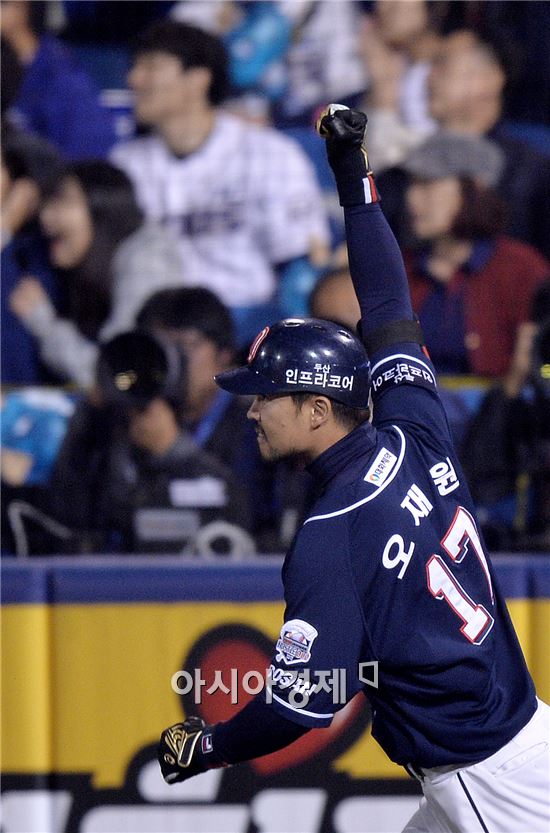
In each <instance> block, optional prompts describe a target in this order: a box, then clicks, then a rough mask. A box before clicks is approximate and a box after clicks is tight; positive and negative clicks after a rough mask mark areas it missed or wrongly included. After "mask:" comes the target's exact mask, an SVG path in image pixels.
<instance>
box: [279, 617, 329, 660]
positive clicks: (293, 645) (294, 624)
mask: <svg viewBox="0 0 550 833" xmlns="http://www.w3.org/2000/svg"><path fill="white" fill-rule="evenodd" d="M318 635H319V632H318V631H317V630H316V628H314V627H313V625H310V624H309V623H308V622H304V620H303V619H291V620H290V621H288V622H285V623H284V625H283V627H282V628H281V634H280V636H279V639H278V640H277V655H276V659H277V660H278V661H281V660H282V661H283V662H284V663H285V665H294V664H296V663H299V662H302V663H306V662H309V660H310V659H311V646H312V645H313V643H314V641H315V639H316V638H317V636H318Z"/></svg>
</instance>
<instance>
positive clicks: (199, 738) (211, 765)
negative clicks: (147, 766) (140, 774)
mask: <svg viewBox="0 0 550 833" xmlns="http://www.w3.org/2000/svg"><path fill="white" fill-rule="evenodd" d="M158 761H159V764H160V768H161V771H162V777H163V778H164V780H165V781H166V783H167V784H175V783H177V782H178V781H187V779H188V778H192V777H193V775H199V774H200V773H201V772H206V770H207V769H215V768H216V767H219V766H224V764H223V761H219V760H218V759H217V758H216V756H215V755H214V752H213V745H212V727H211V726H207V725H206V724H205V722H204V720H201V718H200V717H188V718H187V720H184V722H183V723H176V724H174V726H170V727H169V728H168V729H165V730H164V732H163V733H162V735H161V736H160V742H159V746H158Z"/></svg>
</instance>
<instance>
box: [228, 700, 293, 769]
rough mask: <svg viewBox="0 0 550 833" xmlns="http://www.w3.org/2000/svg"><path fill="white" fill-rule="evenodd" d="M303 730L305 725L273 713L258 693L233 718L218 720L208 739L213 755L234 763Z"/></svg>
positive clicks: (280, 744)
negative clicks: (210, 741) (211, 744)
mask: <svg viewBox="0 0 550 833" xmlns="http://www.w3.org/2000/svg"><path fill="white" fill-rule="evenodd" d="M307 732H309V729H308V728H307V727H305V726H299V725H298V723H293V722H292V721H291V720H287V719H286V718H285V717H281V715H279V714H277V712H276V711H274V710H273V709H272V708H271V707H270V706H269V704H268V703H266V702H265V698H264V695H263V694H258V695H257V697H255V698H254V699H253V700H251V701H250V703H248V704H247V705H246V706H245V707H244V708H243V709H241V711H240V712H238V713H237V714H236V715H235V717H232V718H231V719H230V720H227V721H226V722H225V723H218V724H217V726H216V727H215V728H214V731H213V738H212V739H213V746H214V752H215V754H216V756H217V757H219V758H221V759H222V760H223V761H224V762H225V763H227V764H236V763H239V762H240V761H249V760H251V759H252V758H259V757H261V756H262V755H269V754H270V753H271V752H277V750H278V749H283V748H284V747H285V746H288V745H289V744H290V743H293V742H294V741H295V740H298V738H300V737H302V735H305V734H306V733H307Z"/></svg>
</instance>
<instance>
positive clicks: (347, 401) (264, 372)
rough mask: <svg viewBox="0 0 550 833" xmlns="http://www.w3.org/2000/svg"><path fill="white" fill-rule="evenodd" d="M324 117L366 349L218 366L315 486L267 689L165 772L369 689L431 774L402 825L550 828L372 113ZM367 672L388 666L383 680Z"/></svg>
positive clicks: (321, 720) (402, 748)
mask: <svg viewBox="0 0 550 833" xmlns="http://www.w3.org/2000/svg"><path fill="white" fill-rule="evenodd" d="M319 125H320V126H319V130H320V133H321V135H322V136H324V137H325V138H326V143H327V151H328V158H329V161H330V164H331V166H332V169H333V171H334V174H335V178H336V184H337V187H338V192H339V196H340V202H341V204H342V205H343V206H344V212H345V221H346V235H347V244H348V250H349V260H350V270H351V275H352V278H353V281H354V286H355V291H356V294H357V297H358V300H359V304H360V307H361V332H362V339H363V342H364V345H365V347H366V350H365V347H364V346H363V344H362V343H361V342H360V341H359V340H358V339H356V338H355V337H354V336H352V335H351V334H350V333H349V332H347V331H346V330H345V329H343V328H342V327H339V326H338V325H334V324H330V323H327V322H324V321H320V320H286V321H281V322H279V323H278V324H275V325H274V326H273V327H271V328H269V327H266V328H265V329H264V330H263V332H262V333H260V335H259V336H258V337H257V339H256V341H255V342H254V344H253V345H252V349H251V352H250V356H249V359H248V364H247V366H246V367H243V368H239V369H237V370H234V371H229V372H227V373H224V374H222V375H221V376H219V377H217V381H218V383H219V384H220V385H221V386H222V387H223V388H225V389H227V390H231V391H234V392H238V393H242V394H253V395H254V396H255V398H254V401H253V404H252V406H251V408H250V411H249V417H250V418H251V419H253V420H254V421H255V423H256V426H257V431H258V442H259V444H260V449H261V451H262V454H263V456H264V457H266V458H269V459H276V458H278V457H282V456H286V455H289V454H296V453H300V454H303V455H305V456H306V457H307V458H308V459H309V461H310V462H309V471H310V473H311V475H312V476H313V477H314V478H315V480H316V481H317V484H318V486H319V489H320V492H321V496H320V497H319V499H318V501H317V503H316V505H315V506H314V508H313V510H312V512H311V514H310V516H309V517H308V518H307V519H306V521H305V523H304V524H303V526H302V527H301V529H300V530H299V532H298V534H297V536H296V538H295V541H294V545H293V547H292V549H291V551H290V552H289V554H288V555H287V557H286V560H285V564H284V568H283V581H284V587H285V601H286V610H285V617H284V624H283V627H282V629H281V634H280V637H279V639H278V641H277V644H276V648H275V652H274V658H273V661H272V665H271V669H270V678H269V682H268V686H267V687H266V690H265V691H264V692H263V693H262V694H260V695H257V697H256V698H255V699H254V700H252V701H251V702H250V703H249V704H248V705H246V706H245V707H244V708H243V709H242V710H241V711H240V712H239V713H238V714H237V715H236V716H235V717H233V718H232V719H231V720H229V721H227V722H224V723H219V724H216V725H215V726H205V725H204V724H203V723H202V721H201V720H200V719H198V718H193V717H190V718H189V719H188V720H186V721H185V722H184V723H180V724H177V725H176V726H173V727H171V728H169V729H167V730H166V731H165V732H163V734H162V736H161V742H160V746H159V761H160V765H161V769H162V772H163V775H164V777H165V779H166V781H168V782H169V783H170V782H173V781H183V780H185V779H187V778H189V777H190V776H192V775H195V774H197V773H199V772H202V771H204V770H206V769H208V768H211V767H218V766H223V765H227V764H233V763H236V762H237V761H242V760H245V759H249V758H254V757H257V756H259V755H264V754H266V753H269V752H273V751H275V750H276V749H279V748H282V747H283V746H285V745H287V744H288V743H290V742H292V741H293V740H295V739H296V738H298V737H299V736H300V735H302V734H303V733H305V732H307V731H308V730H309V729H311V728H312V727H322V726H328V725H329V724H330V722H331V720H332V718H333V715H334V712H335V711H336V710H337V709H338V708H341V707H342V705H343V701H348V700H349V699H350V698H351V697H353V696H354V695H355V694H356V693H357V692H358V691H363V692H364V693H365V694H366V696H367V697H368V699H369V700H370V703H371V706H372V712H373V723H372V734H373V736H374V737H375V738H376V740H377V741H378V742H379V743H380V745H381V746H382V747H383V749H384V750H385V751H386V753H387V754H388V755H389V757H390V758H391V759H392V760H393V761H395V762H396V763H398V764H401V765H403V766H404V767H405V768H406V769H407V771H408V772H409V774H411V775H412V776H414V777H415V778H417V779H419V781H420V782H421V785H422V789H423V793H424V797H423V799H422V800H421V802H420V807H419V810H418V811H417V812H416V813H415V815H414V816H413V818H412V819H411V820H410V821H409V823H408V824H407V826H406V827H405V831H406V832H407V833H413V831H414V833H420V831H422V833H426V831H430V832H432V831H433V832H434V833H435V831H447V832H448V833H451V831H452V833H476V831H483V832H484V833H488V831H489V832H490V833H497V831H499V833H502V832H503V831H509V833H528V831H529V833H533V831H547V830H548V826H549V823H550V778H549V775H550V760H549V737H550V719H549V714H550V709H549V708H548V706H547V705H546V704H544V703H542V702H541V701H539V700H538V699H537V697H536V695H535V689H534V686H533V682H532V680H531V677H530V675H529V672H528V670H527V667H526V664H525V660H524V658H523V656H522V653H521V649H520V646H519V643H518V640H517V637H516V635H515V633H514V629H513V626H512V623H511V621H510V617H509V615H508V612H507V610H506V607H505V603H504V601H503V598H502V595H501V593H500V590H499V588H498V586H497V585H496V583H495V579H494V575H493V570H492V567H491V563H490V561H489V559H488V557H487V555H486V554H485V552H484V548H483V542H482V540H481V538H480V535H479V532H478V528H477V525H476V520H475V514H474V508H473V505H472V500H471V497H470V495H469V492H468V488H467V486H466V483H465V482H464V476H463V474H462V471H461V469H460V465H459V463H458V460H457V457H456V454H455V451H454V449H453V445H452V441H451V437H450V433H449V428H448V425H447V421H446V418H445V414H444V411H443V408H442V406H441V403H440V400H439V397H438V393H437V387H436V379H435V374H434V368H433V366H432V364H431V362H430V359H429V357H428V354H427V352H426V351H425V349H424V348H423V346H422V336H421V333H420V330H419V328H418V325H417V323H416V322H415V319H414V317H413V313H412V309H411V305H410V299H409V293H408V288H407V280H406V276H405V271H404V268H403V263H402V260H401V256H400V252H399V249H398V247H397V244H396V242H395V239H394V237H393V235H392V233H391V231H390V229H389V226H388V225H387V223H386V221H385V219H384V216H383V214H382V212H381V210H380V207H379V205H378V196H377V192H376V187H375V184H374V181H373V178H372V174H371V172H370V170H369V167H368V161H367V156H366V153H365V151H364V149H363V138H364V131H365V125H366V116H364V115H363V114H362V113H358V112H356V111H353V110H348V109H346V108H342V107H340V106H339V105H331V106H330V108H329V109H328V111H327V113H326V114H325V115H324V117H323V118H322V119H321V120H320V123H319ZM367 352H368V355H369V356H370V365H369V360H368V358H367ZM369 390H370V392H371V395H372V401H373V409H374V410H373V414H374V416H373V419H372V422H370V421H368V419H367V415H368V395H369ZM365 664H366V665H367V666H368V667H373V664H377V665H376V667H377V670H378V680H377V687H374V686H372V685H370V686H367V685H366V683H365V682H364V680H365V674H364V669H365ZM336 670H337V671H338V673H336ZM342 672H344V673H342ZM343 676H345V682H346V694H345V698H342V697H335V696H334V694H335V692H334V688H335V685H336V683H335V682H334V681H335V680H337V681H338V683H339V684H340V683H341V681H342V678H343ZM331 681H333V682H332V683H331ZM370 681H371V682H372V677H370Z"/></svg>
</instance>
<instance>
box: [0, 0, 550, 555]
mask: <svg viewBox="0 0 550 833" xmlns="http://www.w3.org/2000/svg"><path fill="white" fill-rule="evenodd" d="M0 34H1V39H2V43H1V58H2V91H1V103H2V148H1V150H2V219H1V232H2V252H1V259H2V263H1V269H2V298H1V315H2V321H1V327H2V331H1V347H2V352H1V374H2V376H1V379H2V386H3V387H2V391H3V392H2V440H1V442H2V496H3V501H2V521H3V523H2V552H3V553H5V554H15V555H19V556H26V555H41V554H49V553H67V554H69V553H70V554H79V553H184V554H189V555H196V556H200V557H220V556H223V555H229V556H231V557H233V558H234V557H243V558H244V557H248V556H250V555H253V554H255V553H257V554H265V553H280V552H283V551H284V549H285V548H286V547H287V546H288V545H289V544H290V542H291V541H292V538H293V536H294V534H295V532H296V530H297V528H298V526H299V524H300V522H301V520H302V519H303V517H304V515H305V514H306V513H307V510H308V506H309V505H310V502H311V500H312V498H313V495H312V494H311V485H310V482H309V479H308V476H307V474H306V472H305V471H304V470H303V468H302V466H301V465H300V462H299V461H291V462H289V461H273V462H266V461H263V460H262V459H261V457H260V455H259V452H258V449H257V443H256V439H255V434H254V431H253V429H252V427H251V426H250V424H249V423H247V420H246V412H247V409H248V407H249V402H247V401H246V400H243V399H239V398H237V397H233V396H231V395H229V394H227V393H226V392H223V391H221V390H220V389H218V388H217V386H216V384H215V383H214V381H213V377H214V375H215V374H216V373H218V372H221V371H223V370H226V369H227V368H229V367H231V366H232V365H234V364H235V363H237V362H242V361H243V360H244V359H246V356H247V353H248V349H249V347H250V344H251V342H252V341H253V339H254V336H255V335H256V333H257V332H259V331H260V330H261V329H262V328H263V327H264V325H265V324H269V323H271V322H273V321H275V320H277V319H279V318H282V317H289V316H303V315H313V316H316V317H321V318H328V319H331V320H334V321H337V322H339V323H342V324H344V325H345V326H347V327H349V328H352V329H353V328H355V326H356V324H357V321H358V319H359V310H358V306H357V302H356V300H355V296H354V294H353V288H352V285H351V279H350V276H349V272H348V268H347V260H346V250H345V245H344V244H343V242H342V241H343V238H344V233H343V227H342V213H341V210H340V208H339V206H338V203H337V198H336V195H335V191H334V188H333V184H332V180H331V176H330V172H329V171H328V168H327V164H326V161H325V157H324V149H323V145H322V141H321V140H320V139H319V138H318V137H317V136H316V134H315V132H314V130H313V129H312V125H313V123H314V120H315V116H316V114H317V113H318V112H319V110H320V109H321V108H322V107H323V105H325V104H326V103H328V102H330V101H339V102H341V103H344V104H347V105H349V106H355V107H359V108H362V109H364V110H365V111H366V112H367V113H368V116H369V128H368V134H367V136H368V147H369V157H370V161H371V164H372V167H373V169H374V171H375V173H376V174H377V182H378V186H379V190H380V192H381V194H382V207H383V210H384V212H385V214H386V216H387V218H388V220H389V221H390V224H391V226H392V228H393V230H394V233H395V235H396V237H397V239H398V241H399V243H400V245H401V247H402V251H403V254H404V258H405V264H406V267H407V272H408V275H409V281H410V288H411V294H412V299H413V306H414V308H415V310H416V312H417V314H418V316H419V319H420V323H421V325H422V328H423V331H424V335H425V338H426V343H427V345H428V347H429V349H430V354H431V357H432V360H433V362H434V364H435V367H436V369H437V370H438V372H439V374H440V376H441V393H442V397H443V399H444V404H445V407H446V410H447V413H448V417H449V421H450V424H451V427H452V430H453V433H454V437H455V441H456V444H457V448H458V450H459V454H460V456H461V460H462V463H463V467H464V469H465V472H466V474H467V477H468V479H469V483H470V486H471V489H472V493H473V497H474V500H475V501H476V504H477V506H478V514H479V517H480V519H481V522H482V524H483V531H484V534H485V537H486V541H487V544H488V546H489V548H490V549H493V550H501V551H506V550H509V551H512V550H516V551H521V552H525V551H531V550H533V551H546V552H548V551H550V262H549V261H550V4H548V3H537V2H498V0H495V2H477V1H476V0H468V2H458V0H455V2H444V1H443V0H438V2H429V0H375V1H374V2H361V1H360V0H315V1H312V0H273V2H270V0H263V2H253V1H250V0H248V1H247V0H187V1H186V2H164V0H162V2H161V0H156V2H145V0H142V2H136V3H134V2H123V1H122V0H118V2H117V1H116V0H113V1H112V2H94V0H90V2H86V1H85V0H78V2H70V0H65V1H64V2H61V0H59V2H57V1H56V2H38V1H37V0H1V24H0Z"/></svg>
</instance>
